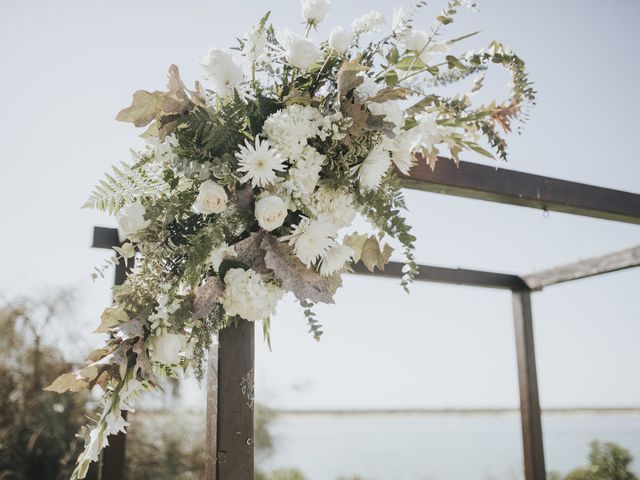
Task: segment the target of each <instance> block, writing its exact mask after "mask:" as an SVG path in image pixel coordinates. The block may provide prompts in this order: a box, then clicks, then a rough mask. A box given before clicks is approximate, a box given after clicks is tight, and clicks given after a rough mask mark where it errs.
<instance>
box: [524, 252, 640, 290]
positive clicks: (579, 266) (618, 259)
mask: <svg viewBox="0 0 640 480" xmlns="http://www.w3.org/2000/svg"><path fill="white" fill-rule="evenodd" d="M637 266H640V245H638V246H637V247H633V248H628V249H626V250H621V251H619V252H615V253H610V254H608V255H602V256H600V257H594V258H589V259H587V260H582V261H580V262H575V263H569V264H567V265H562V266H560V267H556V268H550V269H549V270H543V271H541V272H537V273H532V274H530V275H525V276H523V277H522V280H524V282H525V283H526V284H527V285H528V286H529V288H531V289H532V290H540V289H542V288H544V287H548V286H549V285H555V284H558V283H563V282H569V281H571V280H578V279H580V278H587V277H593V276H594V275H600V274H602V273H609V272H616V271H618V270H624V269H626V268H633V267H637Z"/></svg>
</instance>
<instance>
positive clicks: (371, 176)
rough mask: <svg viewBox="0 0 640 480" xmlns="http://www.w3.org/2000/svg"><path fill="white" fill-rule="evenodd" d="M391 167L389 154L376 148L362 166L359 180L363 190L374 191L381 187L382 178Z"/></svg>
mask: <svg viewBox="0 0 640 480" xmlns="http://www.w3.org/2000/svg"><path fill="white" fill-rule="evenodd" d="M390 166H391V157H390V156H389V152H387V151H384V150H382V149H379V148H376V149H375V150H373V151H372V152H371V153H370V154H369V156H368V157H367V158H365V160H364V162H362V165H361V166H360V170H359V171H358V180H359V181H360V187H361V188H362V189H363V190H374V189H376V188H378V187H379V186H380V182H381V181H382V177H384V174H385V173H387V170H389V167H390Z"/></svg>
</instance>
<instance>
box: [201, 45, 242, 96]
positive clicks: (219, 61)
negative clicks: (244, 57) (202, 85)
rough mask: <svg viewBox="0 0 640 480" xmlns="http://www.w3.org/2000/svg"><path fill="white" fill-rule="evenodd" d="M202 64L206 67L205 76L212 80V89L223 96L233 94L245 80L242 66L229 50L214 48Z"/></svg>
mask: <svg viewBox="0 0 640 480" xmlns="http://www.w3.org/2000/svg"><path fill="white" fill-rule="evenodd" d="M200 65H202V67H203V68H204V72H205V78H206V79H208V80H209V81H210V82H211V89H212V90H213V91H214V92H215V93H216V94H217V95H219V96H221V97H226V96H227V95H231V94H233V91H234V90H236V89H239V88H240V85H241V84H242V82H243V81H244V76H243V74H242V68H241V67H240V65H239V64H238V63H237V62H236V60H235V58H233V55H232V54H231V52H229V51H227V50H221V49H219V48H212V49H211V50H209V53H208V54H207V55H206V56H205V57H203V59H202V60H201V61H200Z"/></svg>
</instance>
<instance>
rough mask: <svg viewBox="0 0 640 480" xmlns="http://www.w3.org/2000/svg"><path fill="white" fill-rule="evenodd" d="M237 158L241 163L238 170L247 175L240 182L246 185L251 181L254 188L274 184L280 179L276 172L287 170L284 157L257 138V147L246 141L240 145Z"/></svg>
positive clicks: (264, 141) (266, 142)
mask: <svg viewBox="0 0 640 480" xmlns="http://www.w3.org/2000/svg"><path fill="white" fill-rule="evenodd" d="M236 158H237V159H238V160H239V163H240V168H239V169H238V170H239V171H241V172H244V173H245V175H244V177H242V178H241V179H240V181H242V182H243V183H244V182H247V181H249V180H251V185H252V186H254V187H256V186H258V187H266V186H267V185H270V184H272V183H273V182H275V181H276V179H277V178H278V177H277V175H276V172H284V171H285V170H286V166H285V165H284V162H285V159H284V157H282V156H281V155H280V154H278V153H277V152H276V151H275V150H272V149H271V148H270V145H269V142H268V141H266V140H260V139H259V138H256V142H255V145H251V144H250V143H249V142H248V141H247V140H245V144H244V145H240V151H239V152H238V153H236Z"/></svg>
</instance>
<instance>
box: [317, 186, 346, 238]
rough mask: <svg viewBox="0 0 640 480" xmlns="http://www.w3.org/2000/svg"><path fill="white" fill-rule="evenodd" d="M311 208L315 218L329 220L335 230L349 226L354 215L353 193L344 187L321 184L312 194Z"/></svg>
mask: <svg viewBox="0 0 640 480" xmlns="http://www.w3.org/2000/svg"><path fill="white" fill-rule="evenodd" d="M313 200H314V202H313V204H312V205H311V210H312V212H313V214H314V215H315V216H316V217H317V218H321V219H326V220H327V221H329V222H330V223H331V224H332V225H333V227H334V229H335V231H336V232H337V231H338V230H339V229H341V228H345V227H348V226H350V225H351V224H352V223H353V220H354V219H355V217H356V213H357V212H356V209H355V206H354V200H353V195H351V194H350V193H348V192H347V191H346V189H335V188H332V187H328V186H326V185H321V186H320V188H318V190H317V191H316V193H315V194H314V196H313Z"/></svg>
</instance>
